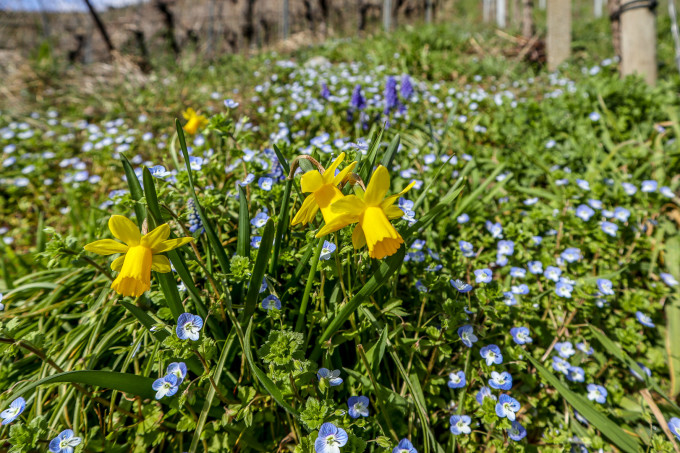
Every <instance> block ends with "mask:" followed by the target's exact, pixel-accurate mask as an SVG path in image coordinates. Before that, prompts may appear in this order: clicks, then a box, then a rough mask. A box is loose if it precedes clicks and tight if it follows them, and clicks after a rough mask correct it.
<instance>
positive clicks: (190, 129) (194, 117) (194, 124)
mask: <svg viewBox="0 0 680 453" xmlns="http://www.w3.org/2000/svg"><path fill="white" fill-rule="evenodd" d="M182 116H184V119H185V120H187V123H186V124H185V125H184V130H185V131H187V133H188V134H191V135H194V134H195V133H196V131H197V130H198V129H200V128H202V127H204V126H205V125H207V124H208V119H207V118H206V117H205V116H203V115H199V114H198V113H196V111H195V110H194V109H192V108H191V107H190V108H188V109H186V110H185V111H184V112H182Z"/></svg>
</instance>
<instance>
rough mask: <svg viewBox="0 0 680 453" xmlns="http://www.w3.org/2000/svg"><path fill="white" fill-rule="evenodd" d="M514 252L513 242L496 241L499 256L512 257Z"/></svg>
mask: <svg viewBox="0 0 680 453" xmlns="http://www.w3.org/2000/svg"><path fill="white" fill-rule="evenodd" d="M514 252H515V243H514V242H513V241H510V240H507V241H498V254H499V255H508V256H509V255H512V254H513V253H514Z"/></svg>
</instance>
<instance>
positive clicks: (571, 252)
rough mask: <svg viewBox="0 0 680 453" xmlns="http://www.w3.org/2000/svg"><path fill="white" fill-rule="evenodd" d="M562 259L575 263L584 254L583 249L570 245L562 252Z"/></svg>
mask: <svg viewBox="0 0 680 453" xmlns="http://www.w3.org/2000/svg"><path fill="white" fill-rule="evenodd" d="M560 256H561V257H562V259H563V260H564V261H566V262H567V263H574V262H576V261H578V260H580V259H581V258H582V257H583V256H582V255H581V250H579V249H577V248H576V247H569V248H567V249H565V250H564V252H562V253H561V254H560Z"/></svg>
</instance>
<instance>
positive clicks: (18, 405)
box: [0, 397, 26, 425]
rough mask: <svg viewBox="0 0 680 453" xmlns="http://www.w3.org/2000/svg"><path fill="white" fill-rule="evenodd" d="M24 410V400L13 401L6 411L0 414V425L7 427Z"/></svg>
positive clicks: (20, 398)
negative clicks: (0, 421)
mask: <svg viewBox="0 0 680 453" xmlns="http://www.w3.org/2000/svg"><path fill="white" fill-rule="evenodd" d="M24 409H26V400H25V399H23V398H22V397H19V398H17V399H15V400H14V401H12V402H11V403H10V405H9V407H8V408H7V409H5V410H4V411H2V412H0V418H2V423H0V425H9V424H10V423H12V422H13V421H14V420H16V419H17V417H18V416H19V415H21V413H22V412H23V411H24Z"/></svg>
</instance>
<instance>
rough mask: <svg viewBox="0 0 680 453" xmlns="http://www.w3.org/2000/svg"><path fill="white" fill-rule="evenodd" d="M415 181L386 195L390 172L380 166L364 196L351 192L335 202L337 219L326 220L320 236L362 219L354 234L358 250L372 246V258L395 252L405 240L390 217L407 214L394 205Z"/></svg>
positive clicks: (370, 250)
mask: <svg viewBox="0 0 680 453" xmlns="http://www.w3.org/2000/svg"><path fill="white" fill-rule="evenodd" d="M414 184H415V182H412V183H411V184H409V185H408V186H407V187H406V188H405V189H404V190H402V191H401V192H399V193H398V194H395V195H392V196H389V197H387V198H385V195H386V194H387V190H388V189H389V188H390V175H389V173H388V172H387V169H386V168H385V167H383V166H382V165H381V166H379V167H378V168H377V169H376V170H375V172H373V176H371V181H370V182H369V183H368V187H366V192H365V193H364V195H363V198H360V197H358V196H356V195H348V196H346V197H343V198H342V199H339V200H338V201H335V202H334V203H333V204H332V205H331V210H332V211H333V214H334V215H335V218H334V219H333V220H332V221H331V222H326V225H325V226H324V227H323V228H322V229H321V230H320V231H319V232H318V233H317V235H316V237H318V238H319V237H322V236H325V235H327V234H328V233H332V232H334V231H337V230H339V229H340V228H343V227H345V226H347V225H349V224H351V223H355V222H359V224H358V225H357V226H356V227H354V231H353V233H352V245H354V248H355V249H359V248H361V247H363V246H364V245H368V254H369V255H370V256H371V258H377V259H383V258H385V257H386V256H390V255H394V254H395V253H396V252H397V250H399V247H400V246H401V244H403V242H404V239H402V237H401V235H400V234H399V233H398V232H397V230H396V229H395V228H394V226H392V224H391V223H390V219H397V218H399V217H401V216H403V215H404V212H403V211H402V210H401V209H399V208H398V207H396V206H394V202H395V201H397V199H399V197H400V196H402V195H403V194H405V193H406V192H408V191H409V190H411V187H413V185H414Z"/></svg>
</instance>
